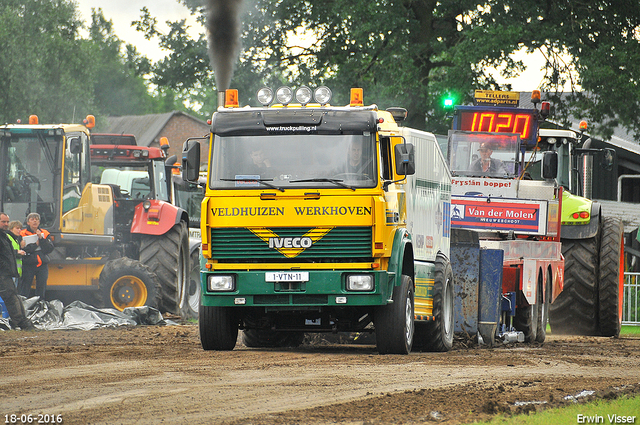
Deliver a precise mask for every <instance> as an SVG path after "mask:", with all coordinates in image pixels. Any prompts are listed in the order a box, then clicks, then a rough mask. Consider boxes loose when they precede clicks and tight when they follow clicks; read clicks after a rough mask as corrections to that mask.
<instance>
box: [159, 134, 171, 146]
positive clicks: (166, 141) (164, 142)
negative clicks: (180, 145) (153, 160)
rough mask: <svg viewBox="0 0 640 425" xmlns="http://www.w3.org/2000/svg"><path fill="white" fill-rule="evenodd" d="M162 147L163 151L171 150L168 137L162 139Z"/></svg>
mask: <svg viewBox="0 0 640 425" xmlns="http://www.w3.org/2000/svg"><path fill="white" fill-rule="evenodd" d="M160 147H161V148H162V149H169V139H167V138H166V137H164V136H163V137H161V138H160Z"/></svg>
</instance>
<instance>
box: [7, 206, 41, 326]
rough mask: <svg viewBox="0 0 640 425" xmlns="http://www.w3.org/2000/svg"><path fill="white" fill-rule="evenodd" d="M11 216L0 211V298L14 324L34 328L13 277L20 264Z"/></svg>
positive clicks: (16, 273) (15, 275)
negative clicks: (10, 223)
mask: <svg viewBox="0 0 640 425" xmlns="http://www.w3.org/2000/svg"><path fill="white" fill-rule="evenodd" d="M8 231H9V216H8V215H7V214H5V213H3V212H0V298H2V301H4V305H5V307H6V308H7V311H8V312H9V317H11V322H12V325H13V326H17V327H19V328H20V329H22V330H33V329H35V327H34V326H33V323H31V320H29V318H28V317H27V313H26V311H25V309H24V305H22V301H21V300H20V298H19V297H18V292H17V290H16V286H15V284H14V283H13V278H14V277H17V276H18V266H17V264H16V255H15V251H14V249H13V245H12V243H11V241H10V240H9V235H8V234H7V233H8Z"/></svg>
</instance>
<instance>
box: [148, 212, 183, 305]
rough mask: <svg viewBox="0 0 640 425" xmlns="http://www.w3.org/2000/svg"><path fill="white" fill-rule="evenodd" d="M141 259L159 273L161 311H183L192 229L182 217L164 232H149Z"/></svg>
mask: <svg viewBox="0 0 640 425" xmlns="http://www.w3.org/2000/svg"><path fill="white" fill-rule="evenodd" d="M140 261H141V262H142V263H144V264H146V265H148V266H149V267H150V268H151V269H152V270H154V271H155V273H156V274H157V275H158V281H159V283H160V297H161V298H160V304H159V309H160V311H161V312H163V313H164V312H168V313H171V314H178V315H179V314H180V309H179V306H180V297H181V294H182V291H184V290H185V288H186V287H187V285H188V283H189V269H190V266H189V232H188V229H187V223H185V222H184V221H181V222H180V223H178V224H176V225H174V226H173V227H172V228H171V229H170V230H169V231H168V232H167V233H165V234H164V235H160V236H155V235H145V236H144V237H143V238H142V243H141V245H140Z"/></svg>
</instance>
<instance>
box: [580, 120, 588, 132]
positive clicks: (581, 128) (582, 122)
mask: <svg viewBox="0 0 640 425" xmlns="http://www.w3.org/2000/svg"><path fill="white" fill-rule="evenodd" d="M586 129H587V122H586V121H580V130H581V131H585V130H586Z"/></svg>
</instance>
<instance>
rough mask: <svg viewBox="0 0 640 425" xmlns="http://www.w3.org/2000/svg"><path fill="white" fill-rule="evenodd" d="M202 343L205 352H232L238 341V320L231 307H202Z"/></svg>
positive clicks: (199, 316)
mask: <svg viewBox="0 0 640 425" xmlns="http://www.w3.org/2000/svg"><path fill="white" fill-rule="evenodd" d="M198 327H199V329H200V343H201V344H202V348H203V349H205V350H217V351H231V350H233V349H234V347H235V346H236V340H237V339H238V320H237V319H236V315H235V314H234V312H233V308H230V307H209V306H206V305H200V307H199V314H198Z"/></svg>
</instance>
